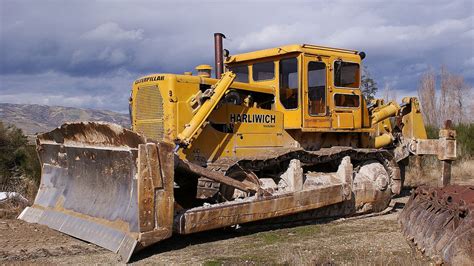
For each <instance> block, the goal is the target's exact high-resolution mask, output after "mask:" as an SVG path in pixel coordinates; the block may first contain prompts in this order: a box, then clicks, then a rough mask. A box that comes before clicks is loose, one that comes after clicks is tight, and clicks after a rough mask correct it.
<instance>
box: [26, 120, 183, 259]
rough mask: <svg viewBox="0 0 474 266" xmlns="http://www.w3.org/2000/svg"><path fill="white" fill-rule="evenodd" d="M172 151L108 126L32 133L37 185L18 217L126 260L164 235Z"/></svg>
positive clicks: (166, 234)
mask: <svg viewBox="0 0 474 266" xmlns="http://www.w3.org/2000/svg"><path fill="white" fill-rule="evenodd" d="M172 148H173V147H172V146H171V145H168V144H163V143H158V144H155V143H147V141H146V138H145V137H143V136H141V135H139V134H137V133H135V132H133V131H130V130H128V129H125V128H122V127H120V126H118V125H115V124H108V123H97V122H86V123H68V124H64V125H63V126H61V127H60V128H57V129H55V130H53V131H51V132H48V133H45V134H42V135H39V136H38V137H37V149H38V154H39V157H40V161H41V165H42V175H41V184H40V187H39V190H38V194H37V196H36V198H35V202H34V204H33V205H32V206H31V207H27V208H26V209H25V210H24V211H23V212H22V213H21V214H20V216H19V219H22V220H24V221H26V222H30V223H38V224H43V225H46V226H48V227H50V228H52V229H55V230H58V231H60V232H63V233H66V234H68V235H71V236H74V237H76V238H79V239H82V240H85V241H88V242H91V243H94V244H96V245H98V246H101V247H104V248H106V249H109V250H111V251H113V252H116V253H119V254H120V255H121V257H122V259H123V260H125V261H128V260H129V259H130V257H131V255H132V254H133V252H134V251H135V250H137V249H139V248H140V247H143V246H147V245H150V244H152V243H155V242H158V241H159V240H161V239H164V238H167V237H169V236H170V235H171V231H172V230H171V223H172V206H173V205H172V204H173V201H172V196H173V195H172V194H170V193H172V186H173V179H172V178H173V177H172V175H173V174H174V173H173V155H172ZM160 160H161V162H160ZM160 163H161V164H160ZM160 165H163V166H164V167H160ZM165 165H166V166H165ZM170 182H171V184H169V183H170ZM170 188H171V189H170ZM157 201H158V202H157ZM170 206H171V207H170ZM155 208H156V209H157V210H159V211H160V212H161V213H160V218H159V219H157V218H156V216H155ZM166 219H169V221H166Z"/></svg>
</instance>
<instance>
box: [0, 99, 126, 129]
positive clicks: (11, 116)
mask: <svg viewBox="0 0 474 266" xmlns="http://www.w3.org/2000/svg"><path fill="white" fill-rule="evenodd" d="M0 121H2V122H3V123H5V124H13V125H15V126H17V127H18V128H21V129H22V130H23V132H24V133H25V135H29V136H31V135H34V134H36V133H42V132H47V131H50V130H52V129H54V128H56V127H58V126H60V125H62V124H63V123H64V122H74V121H106V122H112V123H116V124H119V125H122V126H125V127H130V119H129V116H128V114H121V113H116V112H112V111H103V110H92V109H79V108H72V107H61V106H47V105H38V104H10V103H0Z"/></svg>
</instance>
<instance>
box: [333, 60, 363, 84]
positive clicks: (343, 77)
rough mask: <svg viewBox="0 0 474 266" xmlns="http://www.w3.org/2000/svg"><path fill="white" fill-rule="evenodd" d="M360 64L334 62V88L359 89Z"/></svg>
mask: <svg viewBox="0 0 474 266" xmlns="http://www.w3.org/2000/svg"><path fill="white" fill-rule="evenodd" d="M359 76H360V75H359V64H357V63H351V62H344V61H340V60H339V61H335V62H334V86H336V87H348V88H359Z"/></svg>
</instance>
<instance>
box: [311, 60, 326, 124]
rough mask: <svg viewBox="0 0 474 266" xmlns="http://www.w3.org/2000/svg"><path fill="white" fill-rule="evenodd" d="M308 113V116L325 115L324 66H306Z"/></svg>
mask: <svg viewBox="0 0 474 266" xmlns="http://www.w3.org/2000/svg"><path fill="white" fill-rule="evenodd" d="M308 111H309V114H310V115H321V114H325V113H326V64H324V63H323V62H309V64H308Z"/></svg>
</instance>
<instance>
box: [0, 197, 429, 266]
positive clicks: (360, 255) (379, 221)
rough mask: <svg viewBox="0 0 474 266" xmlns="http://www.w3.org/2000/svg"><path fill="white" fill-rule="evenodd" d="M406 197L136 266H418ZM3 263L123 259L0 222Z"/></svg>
mask: <svg viewBox="0 0 474 266" xmlns="http://www.w3.org/2000/svg"><path fill="white" fill-rule="evenodd" d="M406 200H407V197H406V196H405V197H402V198H398V199H397V201H398V202H399V203H398V204H397V205H396V208H395V209H394V211H393V212H392V213H390V214H387V215H383V216H377V217H370V218H363V219H352V220H351V219H339V220H334V221H329V222H325V223H321V222H319V223H316V222H313V223H306V224H301V223H300V224H299V225H296V224H294V223H293V224H287V225H285V226H284V228H280V229H275V228H272V227H269V226H263V227H262V226H253V227H250V228H246V227H243V228H240V229H238V230H218V231H211V232H205V233H199V234H195V235H190V236H176V237H173V238H171V239H169V240H165V241H163V242H161V243H158V244H156V245H154V246H152V247H150V248H148V249H145V250H143V251H142V252H140V253H138V254H136V255H135V256H134V257H133V258H132V263H133V264H204V265H221V264H248V265H255V264H298V265H299V264H347V263H351V264H361V265H362V264H367V263H370V264H400V263H402V264H418V265H425V264H430V263H431V262H430V261H429V260H427V259H425V258H423V257H422V256H421V255H419V254H416V252H414V251H413V250H412V249H411V248H410V246H409V245H408V244H407V242H406V240H405V238H404V237H403V236H402V234H401V233H400V232H399V227H398V224H397V216H398V214H399V213H400V211H401V208H402V207H403V202H405V201H406ZM0 235H1V238H0V263H2V264H3V263H27V264H30V263H35V264H36V263H37V264H43V263H53V264H63V263H64V264H76V263H81V264H84V263H85V264H90V263H113V264H116V263H120V260H119V256H118V255H116V254H113V253H112V252H110V251H108V250H105V249H103V248H100V247H97V246H95V245H93V244H88V243H86V242H83V241H81V240H78V239H75V238H72V237H69V236H67V235H64V234H62V233H59V232H56V231H54V230H51V229H49V228H47V227H45V226H42V225H37V224H28V223H25V222H23V221H19V220H15V219H2V220H0Z"/></svg>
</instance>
